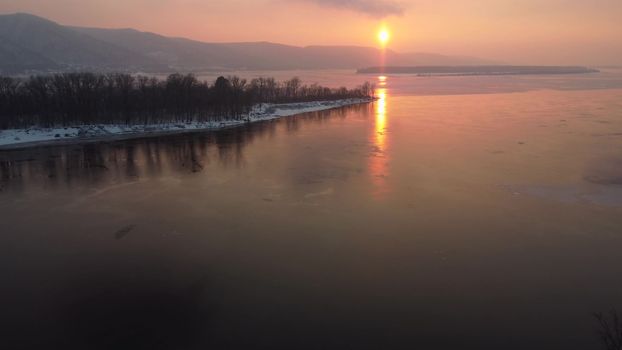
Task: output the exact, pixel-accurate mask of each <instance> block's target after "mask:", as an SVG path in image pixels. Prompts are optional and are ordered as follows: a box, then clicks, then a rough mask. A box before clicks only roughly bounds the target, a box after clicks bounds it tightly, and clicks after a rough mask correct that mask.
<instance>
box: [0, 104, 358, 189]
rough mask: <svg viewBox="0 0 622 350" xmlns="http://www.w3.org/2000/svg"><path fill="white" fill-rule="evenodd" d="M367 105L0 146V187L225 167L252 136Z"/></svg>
mask: <svg viewBox="0 0 622 350" xmlns="http://www.w3.org/2000/svg"><path fill="white" fill-rule="evenodd" d="M366 108H368V106H367V105H360V106H351V107H348V108H341V109H336V110H331V111H323V112H314V113H306V114H304V115H301V116H299V117H296V118H282V119H279V120H273V121H267V122H260V123H252V124H248V125H245V126H243V127H237V128H231V129H225V130H220V131H217V132H206V133H193V134H192V133H191V134H185V135H172V136H162V137H153V138H144V139H138V140H127V141H118V142H113V143H87V144H84V145H70V146H54V147H47V148H35V149H27V150H16V151H6V152H0V186H1V187H0V189H3V188H4V189H11V190H16V191H21V190H22V189H23V188H24V187H26V186H27V185H33V184H42V185H45V186H46V187H56V186H60V185H62V184H64V185H66V186H69V187H71V186H74V185H79V184H87V185H88V184H97V183H103V182H110V181H132V180H135V179H137V178H141V177H157V176H159V175H161V174H163V173H174V174H178V173H197V172H201V171H203V170H204V169H205V168H206V166H207V164H209V163H210V161H211V160H212V159H214V160H217V161H218V162H219V163H220V164H221V165H222V166H225V167H229V166H234V167H241V166H243V165H244V150H245V148H246V146H247V145H249V144H250V143H252V142H253V140H255V139H256V138H262V137H269V138H272V137H274V136H275V135H276V134H277V132H278V128H282V129H283V131H284V132H286V133H291V132H296V131H298V130H299V129H300V128H301V127H302V126H303V125H305V124H318V123H325V122H327V121H328V120H330V119H333V118H335V117H337V118H345V116H346V115H347V113H348V112H349V111H352V110H354V111H361V110H365V109H366Z"/></svg>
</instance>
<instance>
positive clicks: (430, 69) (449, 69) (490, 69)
mask: <svg viewBox="0 0 622 350" xmlns="http://www.w3.org/2000/svg"><path fill="white" fill-rule="evenodd" d="M598 72H599V70H597V69H593V68H588V67H581V66H505V65H492V66H387V67H381V66H379V67H368V68H361V69H359V70H358V71H357V73H358V74H414V75H421V76H428V75H542V74H588V73H598Z"/></svg>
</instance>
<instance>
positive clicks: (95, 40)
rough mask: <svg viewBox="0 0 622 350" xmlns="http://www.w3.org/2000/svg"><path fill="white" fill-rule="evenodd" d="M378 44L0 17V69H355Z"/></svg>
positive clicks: (419, 57) (388, 55) (374, 58)
mask: <svg viewBox="0 0 622 350" xmlns="http://www.w3.org/2000/svg"><path fill="white" fill-rule="evenodd" d="M380 56H381V53H380V50H379V49H377V48H372V47H361V46H307V47H298V46H290V45H282V44H275V43H270V42H246V43H206V42H201V41H195V40H190V39H184V38H172V37H166V36H162V35H159V34H155V33H148V32H141V31H138V30H135V29H101V28H84V27H71V26H64V25H61V24H58V23H55V22H53V21H50V20H48V19H45V18H41V17H37V16H34V15H30V14H23V13H17V14H8V15H0V73H2V74H20V73H22V74H23V73H32V72H59V71H77V70H94V71H125V72H141V71H142V72H161V73H164V72H173V71H185V72H187V71H207V70H285V69H356V68H361V67H365V66H376V65H378V61H379V57H380ZM385 62H386V64H387V65H393V66H399V65H408V66H413V65H489V64H496V63H497V62H493V61H489V60H484V59H480V58H474V57H462V56H445V55H439V54H433V53H398V52H395V51H392V50H386V52H385Z"/></svg>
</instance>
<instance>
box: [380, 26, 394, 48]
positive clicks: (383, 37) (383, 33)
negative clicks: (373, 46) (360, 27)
mask: <svg viewBox="0 0 622 350" xmlns="http://www.w3.org/2000/svg"><path fill="white" fill-rule="evenodd" d="M389 39H391V33H389V31H388V30H386V29H382V30H380V32H378V40H379V41H380V43H381V44H383V45H385V44H386V43H388V42H389Z"/></svg>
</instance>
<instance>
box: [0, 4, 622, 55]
mask: <svg viewBox="0 0 622 350" xmlns="http://www.w3.org/2000/svg"><path fill="white" fill-rule="evenodd" d="M13 12H27V13H31V14H35V15H39V16H43V17H46V18H49V19H51V20H53V21H56V22H59V23H61V24H68V25H77V26H92V27H104V28H135V29H139V30H143V31H150V32H155V33H159V34H163V35H167V36H178V37H187V38H191V39H196V40H202V41H209V42H237V41H271V42H278V43H283V44H291V45H297V46H306V45H361V46H376V45H378V42H377V39H376V38H377V32H378V29H379V28H380V27H381V26H382V25H383V24H384V25H386V26H387V27H388V28H389V29H390V31H391V34H392V35H391V42H390V44H389V47H390V48H391V49H394V50H396V51H400V52H434V53H441V54H449V55H465V56H476V57H482V58H488V59H494V60H499V61H503V62H506V63H512V64H582V65H622V0H0V13H13Z"/></svg>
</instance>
